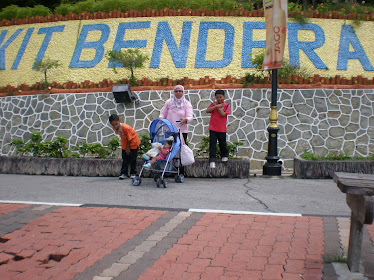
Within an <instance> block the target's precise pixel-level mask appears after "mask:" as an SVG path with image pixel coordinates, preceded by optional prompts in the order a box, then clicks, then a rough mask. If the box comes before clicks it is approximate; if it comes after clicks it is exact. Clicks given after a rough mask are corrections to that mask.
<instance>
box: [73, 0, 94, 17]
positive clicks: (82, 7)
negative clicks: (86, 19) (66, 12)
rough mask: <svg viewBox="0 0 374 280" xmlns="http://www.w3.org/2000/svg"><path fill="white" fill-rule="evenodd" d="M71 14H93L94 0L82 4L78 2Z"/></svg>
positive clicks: (87, 0)
mask: <svg viewBox="0 0 374 280" xmlns="http://www.w3.org/2000/svg"><path fill="white" fill-rule="evenodd" d="M72 12H73V13H75V14H79V13H82V12H88V13H94V12H96V11H95V1H94V0H86V1H82V2H78V3H77V4H75V5H73V10H72Z"/></svg>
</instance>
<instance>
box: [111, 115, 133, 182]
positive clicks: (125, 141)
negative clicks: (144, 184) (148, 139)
mask: <svg viewBox="0 0 374 280" xmlns="http://www.w3.org/2000/svg"><path fill="white" fill-rule="evenodd" d="M109 122H110V124H111V125H112V127H113V130H114V131H115V133H116V134H119V135H120V137H121V148H122V160H123V162H122V168H121V175H120V176H119V179H120V180H123V179H127V178H129V177H128V174H129V173H128V169H129V165H130V169H131V170H130V174H131V175H130V177H131V178H135V176H136V158H137V157H138V147H139V145H140V139H139V137H138V134H136V131H135V130H134V129H133V128H132V127H131V126H129V125H127V124H125V123H121V122H120V121H119V117H118V116H117V115H116V114H113V115H111V116H110V117H109Z"/></svg>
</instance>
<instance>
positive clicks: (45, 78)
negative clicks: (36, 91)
mask: <svg viewBox="0 0 374 280" xmlns="http://www.w3.org/2000/svg"><path fill="white" fill-rule="evenodd" d="M44 80H45V83H46V84H48V81H47V70H44Z"/></svg>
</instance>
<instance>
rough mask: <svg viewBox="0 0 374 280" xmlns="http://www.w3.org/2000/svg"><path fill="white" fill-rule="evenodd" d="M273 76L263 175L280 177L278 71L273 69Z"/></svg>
mask: <svg viewBox="0 0 374 280" xmlns="http://www.w3.org/2000/svg"><path fill="white" fill-rule="evenodd" d="M271 74H272V77H271V85H272V86H271V111H270V116H269V120H270V125H269V127H268V132H269V145H268V155H267V156H266V158H265V159H266V161H267V162H266V163H265V164H264V166H263V175H268V176H280V175H282V166H281V165H280V163H279V162H278V161H279V157H278V131H279V127H278V125H277V120H278V114H277V90H278V88H277V83H278V79H277V78H278V77H277V69H273V70H272V72H271Z"/></svg>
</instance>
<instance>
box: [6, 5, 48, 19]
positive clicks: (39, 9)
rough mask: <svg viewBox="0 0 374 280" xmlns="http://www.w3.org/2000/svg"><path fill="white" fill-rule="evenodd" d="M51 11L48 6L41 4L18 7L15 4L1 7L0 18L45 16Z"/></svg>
mask: <svg viewBox="0 0 374 280" xmlns="http://www.w3.org/2000/svg"><path fill="white" fill-rule="evenodd" d="M51 13H52V12H51V10H50V9H49V8H47V7H45V6H43V5H36V6H34V7H19V6H17V5H10V6H7V7H5V8H3V9H2V10H1V12H0V20H3V19H7V20H11V19H13V18H25V17H33V16H43V17H44V16H47V15H50V14H51Z"/></svg>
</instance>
